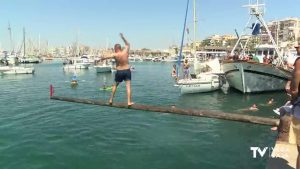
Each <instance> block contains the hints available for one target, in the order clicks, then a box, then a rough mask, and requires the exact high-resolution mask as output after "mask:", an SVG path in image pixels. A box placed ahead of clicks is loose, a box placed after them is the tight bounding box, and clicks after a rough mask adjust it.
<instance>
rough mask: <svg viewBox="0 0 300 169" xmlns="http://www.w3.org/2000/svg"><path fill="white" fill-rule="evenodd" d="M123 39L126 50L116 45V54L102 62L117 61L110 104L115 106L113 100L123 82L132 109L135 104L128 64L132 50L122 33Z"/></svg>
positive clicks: (108, 56) (104, 58)
mask: <svg viewBox="0 0 300 169" xmlns="http://www.w3.org/2000/svg"><path fill="white" fill-rule="evenodd" d="M120 37H121V39H122V40H123V41H124V43H125V48H124V49H123V50H122V47H121V45H120V44H115V46H114V53H112V54H108V55H106V56H104V57H102V58H101V60H106V59H115V60H116V69H117V72H116V74H115V84H114V85H113V88H112V94H111V97H110V99H109V104H111V105H112V104H113V99H114V96H115V93H116V91H117V87H118V86H119V84H120V83H121V82H123V81H125V83H126V90H127V103H128V106H129V107H130V106H131V105H133V104H134V103H133V102H132V101H131V71H130V66H129V63H128V57H129V50H130V44H129V42H128V41H127V40H126V39H125V37H124V35H123V34H122V33H120Z"/></svg>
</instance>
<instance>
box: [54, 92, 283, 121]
mask: <svg viewBox="0 0 300 169" xmlns="http://www.w3.org/2000/svg"><path fill="white" fill-rule="evenodd" d="M50 99H52V100H60V101H66V102H74V103H82V104H91V105H100V106H108V107H115V108H122V109H132V110H143V111H151V112H159V113H170V114H179V115H187V116H197V117H207V118H215V119H223V120H230V121H238V122H244V123H253V124H260V125H268V126H278V125H279V120H278V119H272V118H265V117H257V116H249V115H242V114H234V113H223V112H213V111H203V110H194V109H183V108H177V107H175V106H172V107H161V106H150V105H141V104H134V105H132V106H130V107H128V105H127V104H126V103H114V104H113V105H110V104H108V103H107V102H104V101H100V100H90V99H77V98H69V97H60V96H51V97H50Z"/></svg>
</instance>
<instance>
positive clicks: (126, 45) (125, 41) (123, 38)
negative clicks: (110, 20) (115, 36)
mask: <svg viewBox="0 0 300 169" xmlns="http://www.w3.org/2000/svg"><path fill="white" fill-rule="evenodd" d="M120 37H121V39H122V40H123V41H124V43H125V49H126V51H128V52H129V48H130V44H129V42H128V41H127V40H126V39H125V37H124V35H123V33H120Z"/></svg>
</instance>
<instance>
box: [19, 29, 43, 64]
mask: <svg viewBox="0 0 300 169" xmlns="http://www.w3.org/2000/svg"><path fill="white" fill-rule="evenodd" d="M23 48H24V50H23V57H22V58H20V63H23V64H28V63H29V64H32V63H40V62H41V59H40V58H38V57H36V56H28V55H27V53H26V36H25V28H23Z"/></svg>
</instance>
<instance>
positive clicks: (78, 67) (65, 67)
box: [64, 64, 90, 69]
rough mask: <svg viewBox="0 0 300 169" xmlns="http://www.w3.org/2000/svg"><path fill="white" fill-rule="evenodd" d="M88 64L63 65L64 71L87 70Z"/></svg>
mask: <svg viewBox="0 0 300 169" xmlns="http://www.w3.org/2000/svg"><path fill="white" fill-rule="evenodd" d="M89 66H90V64H78V65H77V64H76V65H65V66H64V69H88V68H89Z"/></svg>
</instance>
